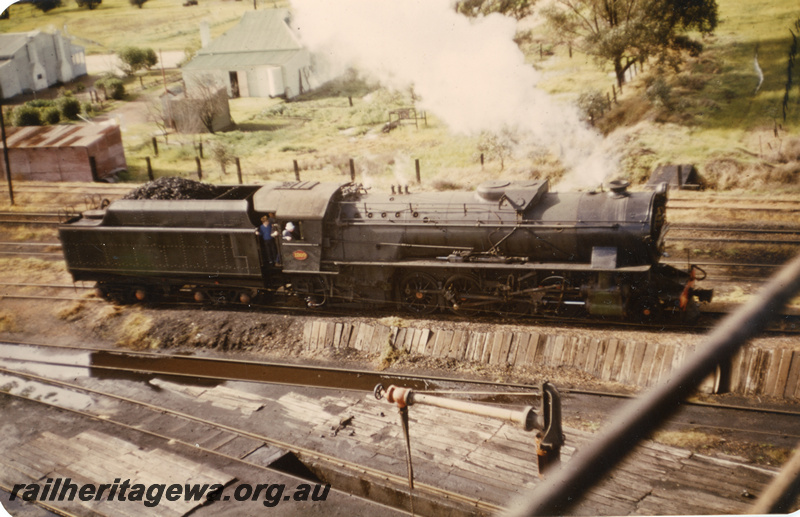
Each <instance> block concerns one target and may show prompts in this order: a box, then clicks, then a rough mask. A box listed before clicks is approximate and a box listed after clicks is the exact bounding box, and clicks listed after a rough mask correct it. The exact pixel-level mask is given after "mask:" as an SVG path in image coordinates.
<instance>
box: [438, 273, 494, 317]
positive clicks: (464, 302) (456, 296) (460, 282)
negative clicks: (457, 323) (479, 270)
mask: <svg viewBox="0 0 800 517" xmlns="http://www.w3.org/2000/svg"><path fill="white" fill-rule="evenodd" d="M444 298H445V300H446V301H447V305H448V306H449V308H450V310H451V311H453V312H455V313H456V314H476V313H478V312H480V311H481V310H483V309H484V308H485V306H486V303H487V300H486V297H485V296H483V292H482V291H481V286H480V283H479V282H478V279H477V278H475V277H474V276H470V275H461V274H457V275H453V276H451V277H450V278H448V279H447V282H445V283H444Z"/></svg>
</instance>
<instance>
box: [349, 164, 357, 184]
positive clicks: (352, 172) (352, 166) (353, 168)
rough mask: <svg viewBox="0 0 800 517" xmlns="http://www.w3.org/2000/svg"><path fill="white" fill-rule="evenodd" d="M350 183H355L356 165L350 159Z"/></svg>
mask: <svg viewBox="0 0 800 517" xmlns="http://www.w3.org/2000/svg"><path fill="white" fill-rule="evenodd" d="M350 181H353V182H355V181H356V165H355V163H353V159H352V158H350Z"/></svg>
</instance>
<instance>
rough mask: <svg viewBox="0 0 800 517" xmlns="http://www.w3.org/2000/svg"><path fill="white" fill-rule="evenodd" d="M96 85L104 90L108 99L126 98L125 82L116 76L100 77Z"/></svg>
mask: <svg viewBox="0 0 800 517" xmlns="http://www.w3.org/2000/svg"><path fill="white" fill-rule="evenodd" d="M94 85H95V87H96V88H99V89H101V90H103V94H104V95H105V97H106V99H115V100H122V99H123V98H125V83H123V82H122V80H120V79H118V78H116V77H113V76H108V77H103V78H101V79H98V80H97V81H96V82H95V83H94Z"/></svg>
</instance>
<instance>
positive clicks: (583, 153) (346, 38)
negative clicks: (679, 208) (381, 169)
mask: <svg viewBox="0 0 800 517" xmlns="http://www.w3.org/2000/svg"><path fill="white" fill-rule="evenodd" d="M292 4H293V7H294V13H295V16H294V18H293V24H294V25H295V28H296V29H297V31H298V33H299V34H300V36H301V39H302V41H303V43H304V44H305V45H306V46H307V47H308V48H309V50H311V51H312V52H313V53H314V54H315V55H316V56H318V57H321V58H323V59H324V60H325V61H326V62H327V63H328V65H329V66H331V71H332V72H333V73H340V72H342V71H344V70H345V69H346V68H347V67H353V68H355V69H357V70H359V71H360V72H362V73H366V74H369V75H371V76H374V77H375V78H376V79H378V80H379V81H380V82H381V83H382V84H383V85H385V86H387V87H390V88H395V89H398V90H399V89H404V88H407V87H408V86H409V85H412V84H413V86H414V91H415V93H416V94H417V95H418V96H419V97H421V100H420V101H419V103H418V106H419V107H420V108H421V109H425V110H428V111H430V112H432V113H435V114H436V115H437V116H438V117H439V118H440V119H441V120H443V121H444V122H445V123H446V124H447V125H448V126H449V127H450V129H451V130H453V131H454V132H461V133H466V134H478V133H479V132H480V131H490V132H494V133H499V132H500V131H501V130H503V129H504V128H514V129H515V130H517V132H518V133H519V134H520V137H521V139H522V140H523V141H525V142H526V143H527V144H529V145H538V146H544V147H546V148H547V149H549V150H550V151H551V152H552V153H554V154H555V155H556V156H558V157H559V159H560V160H561V162H562V164H563V165H564V167H565V168H566V169H567V170H568V171H569V173H570V174H569V175H573V176H574V175H577V177H578V178H580V183H581V184H583V185H588V184H592V185H594V184H597V183H599V182H600V181H602V180H604V179H605V178H606V177H607V176H608V175H609V174H610V173H613V172H614V171H615V164H614V161H613V160H610V159H608V158H607V157H606V156H605V154H606V153H605V152H604V151H603V147H602V140H603V139H602V137H601V136H600V135H599V134H597V133H596V132H594V131H593V130H591V129H590V128H588V127H587V126H586V125H585V123H583V122H582V121H581V120H580V118H579V116H578V112H577V110H576V109H575V108H574V107H572V106H567V105H564V104H562V103H559V102H557V101H556V100H555V99H553V98H552V97H551V96H549V95H548V94H546V93H545V92H544V91H542V90H540V89H538V88H537V87H536V85H537V83H538V81H539V80H540V74H539V73H538V72H537V71H536V70H535V69H534V68H533V67H532V66H530V65H529V64H527V63H525V57H524V55H523V53H522V52H521V51H520V49H519V47H518V46H517V45H516V43H514V41H513V37H514V34H515V31H516V22H515V21H514V20H513V19H511V18H508V17H505V16H502V15H499V14H494V15H490V16H486V17H483V18H479V19H469V18H467V17H465V16H463V15H460V14H458V13H456V12H455V9H454V8H453V6H452V5H451V3H450V0H403V1H398V0H336V1H330V0H292ZM565 179H566V178H565ZM570 186H572V185H570Z"/></svg>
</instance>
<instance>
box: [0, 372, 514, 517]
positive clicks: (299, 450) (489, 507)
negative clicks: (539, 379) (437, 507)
mask: <svg viewBox="0 0 800 517" xmlns="http://www.w3.org/2000/svg"><path fill="white" fill-rule="evenodd" d="M0 373H5V374H7V375H16V376H18V377H26V378H28V379H32V380H35V381H37V382H43V383H46V384H50V385H53V386H60V387H65V388H69V389H71V390H77V391H79V392H85V393H92V394H94V395H98V396H101V397H107V398H111V399H115V400H119V401H122V402H125V403H128V404H135V405H138V406H141V407H144V408H146V409H149V410H151V411H158V412H160V413H166V414H170V415H173V416H177V417H179V418H183V419H185V420H189V421H192V422H196V423H199V424H203V425H207V426H210V427H213V428H217V429H221V430H224V431H228V432H231V433H234V434H238V435H240V436H243V437H246V438H251V439H254V440H258V441H263V442H264V443H265V444H269V445H273V446H275V447H278V448H281V449H284V450H286V451H289V452H292V453H295V454H297V455H300V456H305V457H307V458H313V459H315V460H317V461H321V462H325V463H326V464H329V465H334V466H340V467H345V468H347V469H349V470H351V471H353V472H358V473H360V474H367V475H370V476H372V477H373V478H375V479H381V480H384V481H390V482H392V483H394V484H395V485H396V486H404V485H405V484H406V478H405V477H403V476H399V475H396V474H392V473H390V472H386V471H382V470H378V469H374V468H371V467H367V466H364V465H360V464H358V463H353V462H351V461H347V460H344V459H342V458H338V457H336V456H331V455H330V454H326V453H323V452H319V451H315V450H313V449H308V448H306V447H300V446H297V445H294V444H292V443H289V442H285V441H282V440H277V439H274V438H270V437H268V436H264V435H261V434H259V433H257V432H252V431H247V430H245V429H239V428H236V427H233V426H231V425H227V424H223V423H220V422H214V421H213V420H207V419H204V418H200V417H197V416H194V415H192V414H189V413H185V412H183V411H178V410H175V409H170V408H166V407H163V406H158V405H155V404H150V403H149V402H144V401H140V400H136V399H132V398H130V397H125V396H122V395H117V394H114V393H108V392H104V391H100V390H97V389H94V388H87V387H85V386H81V385H79V384H73V383H70V382H65V381H60V380H57V379H50V378H48V377H42V376H40V375H36V374H32V373H27V372H20V371H16V370H11V369H8V368H4V367H0ZM7 394H8V393H7ZM9 395H12V396H15V397H19V398H24V399H26V400H31V401H34V402H41V403H43V404H46V405H50V406H53V407H58V408H61V409H64V410H66V411H72V412H75V413H79V414H83V415H85V416H89V417H91V418H93V419H97V420H100V421H103V422H110V423H113V424H116V425H120V426H124V427H127V428H130V429H135V430H137V431H141V432H144V433H147V434H152V435H156V436H158V434H157V433H153V432H152V431H146V430H144V429H141V428H139V427H132V426H129V425H127V424H124V423H122V422H117V421H115V420H113V419H111V418H107V417H106V416H101V415H94V414H92V413H88V412H84V411H81V410H73V409H70V408H66V407H63V406H57V405H55V404H52V403H50V402H47V401H43V400H37V399H30V398H28V397H23V396H21V395H13V394H9ZM161 437H165V436H163V435H162V436H161ZM165 438H167V439H172V438H170V437H165ZM176 441H180V440H176ZM181 443H182V444H185V442H181ZM187 445H189V446H190V447H191V446H192V444H187ZM197 448H198V447H197V446H195V449H197ZM200 449H202V448H200ZM204 450H206V451H208V452H210V453H212V454H216V455H219V456H223V457H229V458H231V459H235V460H236V461H241V462H243V463H247V462H246V461H245V460H242V459H237V458H234V457H232V456H227V455H225V454H222V453H219V452H216V451H213V450H210V449H204ZM262 468H264V467H262ZM415 490H417V491H421V492H425V493H427V494H429V495H431V496H435V497H441V498H443V499H444V500H449V501H456V502H459V503H461V504H464V505H467V506H470V507H473V508H480V509H483V510H485V511H491V512H498V511H501V510H502V509H503V508H502V507H500V506H497V505H495V504H492V503H489V502H487V501H484V500H482V499H476V498H473V497H470V496H466V495H463V494H459V493H457V492H451V491H449V490H446V489H443V488H439V487H436V486H433V485H428V484H424V483H417V484H415Z"/></svg>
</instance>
